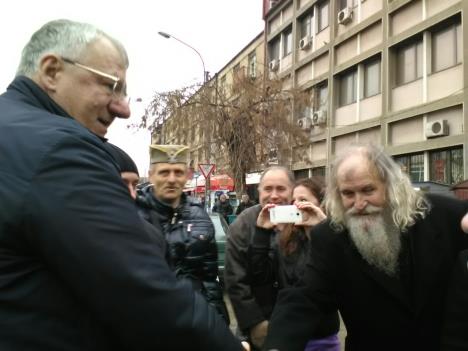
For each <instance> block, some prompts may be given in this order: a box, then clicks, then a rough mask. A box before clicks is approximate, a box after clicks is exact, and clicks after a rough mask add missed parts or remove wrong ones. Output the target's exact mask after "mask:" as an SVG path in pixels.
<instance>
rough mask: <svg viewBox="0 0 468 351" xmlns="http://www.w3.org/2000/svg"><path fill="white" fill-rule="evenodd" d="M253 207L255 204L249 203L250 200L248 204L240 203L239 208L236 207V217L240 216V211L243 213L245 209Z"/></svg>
mask: <svg viewBox="0 0 468 351" xmlns="http://www.w3.org/2000/svg"><path fill="white" fill-rule="evenodd" d="M253 205H255V202H253V201H250V200H249V201H248V202H241V203H240V204H239V206H237V209H236V215H237V216H238V215H240V214H241V213H242V211H244V210H245V209H247V208H249V207H252V206H253Z"/></svg>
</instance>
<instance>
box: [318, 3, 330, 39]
mask: <svg viewBox="0 0 468 351" xmlns="http://www.w3.org/2000/svg"><path fill="white" fill-rule="evenodd" d="M328 9H329V4H328V1H324V2H322V3H320V4H319V5H318V31H319V32H320V31H321V30H324V29H325V28H327V27H328V18H329V17H328V16H329V13H328Z"/></svg>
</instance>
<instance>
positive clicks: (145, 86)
mask: <svg viewBox="0 0 468 351" xmlns="http://www.w3.org/2000/svg"><path fill="white" fill-rule="evenodd" d="M58 18H68V19H72V20H77V21H83V22H89V23H92V24H94V25H96V26H98V27H100V28H101V29H103V30H104V31H106V32H108V33H109V34H111V35H112V36H114V37H116V38H117V39H119V40H120V41H121V42H122V43H123V44H124V45H125V47H126V48H127V51H128V55H129V58H130V68H129V70H128V72H127V82H128V93H129V96H130V97H131V109H132V116H131V118H130V120H129V121H122V120H116V121H115V122H114V124H113V125H112V126H111V128H110V131H109V133H108V135H107V136H108V137H109V140H110V141H111V142H113V143H115V144H117V145H118V146H120V147H122V148H123V149H124V150H126V151H127V152H128V153H129V154H130V155H131V156H132V157H133V158H134V159H135V161H136V162H137V164H138V167H139V169H140V175H146V173H147V170H148V145H149V143H150V137H149V134H148V133H132V132H131V131H129V130H128V129H126V125H127V124H128V123H129V122H132V121H136V120H137V119H138V117H139V116H141V114H142V113H143V110H144V105H145V102H146V103H147V102H148V101H149V100H150V98H151V96H152V94H153V93H154V92H158V91H167V90H172V89H176V88H179V87H182V86H185V85H189V84H193V83H196V82H200V81H201V80H202V79H203V66H202V62H201V60H200V58H199V57H198V55H197V54H196V53H195V52H194V51H193V50H191V49H190V48H188V47H186V46H184V45H182V44H181V43H179V42H177V41H176V40H174V39H164V38H163V37H161V36H159V35H158V34H157V33H158V31H164V32H167V33H169V34H172V35H174V36H175V37H177V38H179V39H181V40H183V41H185V42H187V43H188V44H190V45H191V46H193V47H194V48H195V49H196V50H198V51H199V52H200V54H201V56H202V58H203V61H204V63H205V67H206V70H207V71H210V72H211V73H215V72H217V71H219V70H220V69H221V68H222V67H223V66H224V65H225V64H226V63H228V61H230V59H232V58H233V57H234V56H235V55H236V54H237V53H238V52H239V51H240V50H241V49H243V48H244V46H246V45H247V44H248V43H249V42H250V41H251V40H252V39H253V38H255V36H257V35H258V34H259V33H260V32H261V31H262V30H263V20H262V0H168V1H165V0H152V1H151V0H150V1H148V0H132V1H121V0H114V1H110V0H93V1H90V0H80V1H66V0H60V1H59V0H41V1H34V0H30V1H26V0H14V1H9V2H8V6H7V7H5V6H4V9H3V10H2V11H1V12H0V38H1V46H2V59H1V66H0V92H3V91H4V90H5V89H6V87H7V86H8V84H9V83H10V82H11V80H12V79H13V77H14V74H15V71H16V68H17V66H18V62H19V58H20V53H21V50H22V48H23V46H24V45H25V44H26V42H27V41H28V40H29V38H30V36H31V34H32V33H33V32H34V31H35V30H36V29H38V28H39V27H40V26H41V25H42V24H44V23H45V22H47V21H49V20H53V19H58ZM137 98H141V99H142V102H140V103H138V102H136V99H137Z"/></svg>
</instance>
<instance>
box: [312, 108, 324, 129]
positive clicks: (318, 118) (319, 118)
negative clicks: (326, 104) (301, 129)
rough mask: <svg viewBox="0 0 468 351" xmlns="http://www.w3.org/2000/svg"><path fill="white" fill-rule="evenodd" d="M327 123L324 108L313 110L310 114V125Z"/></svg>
mask: <svg viewBox="0 0 468 351" xmlns="http://www.w3.org/2000/svg"><path fill="white" fill-rule="evenodd" d="M325 123H327V111H325V110H318V111H315V112H314V114H313V116H312V125H313V126H318V125H320V124H325Z"/></svg>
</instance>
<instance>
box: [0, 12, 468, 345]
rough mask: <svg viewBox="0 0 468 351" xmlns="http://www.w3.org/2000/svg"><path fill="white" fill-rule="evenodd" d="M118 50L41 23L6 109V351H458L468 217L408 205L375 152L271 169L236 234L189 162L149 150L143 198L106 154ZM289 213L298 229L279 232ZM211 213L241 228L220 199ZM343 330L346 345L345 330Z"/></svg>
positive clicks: (113, 155)
mask: <svg viewBox="0 0 468 351" xmlns="http://www.w3.org/2000/svg"><path fill="white" fill-rule="evenodd" d="M128 65H129V62H128V57H127V53H126V51H125V49H124V47H123V46H122V45H121V44H120V42H118V41H117V40H116V39H114V38H112V37H111V36H109V35H108V34H106V33H104V32H103V31H101V30H99V29H98V28H96V27H94V26H92V25H89V24H85V23H79V22H74V21H70V20H56V21H51V22H49V23H46V24H45V25H44V26H42V27H41V28H40V29H39V30H38V31H36V32H35V33H34V34H33V36H32V37H31V39H30V40H29V42H28V43H27V44H26V46H25V48H24V49H23V52H22V56H21V61H20V64H19V67H18V69H17V72H16V77H15V79H14V81H13V82H12V83H11V84H10V86H9V87H8V89H7V91H6V92H5V93H4V94H2V95H1V96H0V111H2V112H1V117H0V133H1V135H2V137H1V138H0V155H1V156H2V162H1V164H0V173H1V174H2V176H3V177H2V179H3V183H2V185H1V186H0V204H1V209H2V211H0V349H1V350H6V351H8V350H12V351H13V350H14V351H21V350H48V351H49V350H70V351H71V350H113V351H116V350H188V349H190V350H204V351H209V350H226V351H230V350H232V351H234V350H235V351H242V350H279V351H302V350H306V351H338V350H340V349H342V347H345V349H346V350H348V351H353V350H358V351H366V350H381V351H387V350H388V351H390V350H402V351H406V350H408V351H409V350H425V351H431V350H433V351H456V350H468V336H467V335H468V334H467V333H466V330H467V327H468V317H467V316H468V313H466V311H467V309H468V266H467V262H468V234H466V232H468V215H467V212H468V203H467V202H464V201H461V200H457V199H455V198H450V197H447V196H437V195H431V194H423V193H421V192H419V191H417V190H415V189H414V188H413V187H412V185H411V183H410V180H409V178H408V177H407V175H406V174H405V173H404V172H403V171H402V168H401V167H400V166H399V165H398V164H397V163H395V161H394V160H393V159H392V157H391V156H390V155H388V154H386V153H385V152H384V151H383V150H382V149H381V148H380V147H378V146H375V145H371V144H369V145H354V146H350V147H348V148H347V149H346V151H345V152H343V153H341V154H339V155H337V156H336V158H335V159H334V162H333V164H332V165H331V167H330V169H329V172H328V178H327V179H328V182H327V184H324V183H323V181H322V180H321V179H317V178H310V179H301V180H295V179H294V176H293V174H292V173H291V171H290V170H289V169H288V168H285V167H282V166H274V167H271V168H267V169H266V170H265V171H264V172H263V173H262V176H261V178H260V182H259V185H258V194H259V203H258V204H254V202H252V201H251V200H250V199H249V197H248V195H246V194H243V195H242V199H241V202H240V205H239V206H238V208H237V211H236V212H235V214H236V215H237V218H236V219H235V220H234V222H233V223H232V224H231V225H230V227H229V233H228V236H227V245H226V261H225V276H224V282H225V291H226V293H227V297H228V298H229V300H230V302H231V304H232V307H233V311H234V317H235V319H236V321H237V326H238V330H237V331H236V332H234V333H233V332H232V331H231V329H230V328H229V325H230V316H229V313H228V309H227V308H226V303H225V296H224V295H223V288H222V286H221V284H220V279H219V272H218V266H217V258H218V252H217V245H216V241H215V229H214V227H213V223H212V222H211V220H210V218H209V216H208V214H207V213H206V211H205V209H204V207H203V205H202V204H200V203H199V202H198V201H195V200H193V199H192V198H190V197H189V196H186V195H185V194H184V193H183V188H184V185H185V183H186V181H187V178H188V169H187V161H188V151H189V149H188V147H187V146H184V145H150V147H149V154H150V170H149V180H150V186H147V187H145V188H143V189H140V190H137V184H138V180H139V178H140V174H139V171H138V168H137V167H136V165H135V163H134V162H133V160H132V159H131V158H130V157H129V156H128V155H127V154H126V153H125V152H124V151H123V150H122V149H120V148H119V147H117V146H115V145H112V144H111V143H109V142H108V141H107V139H106V138H105V135H106V133H107V129H108V128H109V126H110V125H111V124H112V122H113V121H114V119H115V118H128V117H129V116H130V109H129V106H128V101H127V100H126V83H125V75H126V70H127V68H128ZM283 205H294V206H295V208H297V209H298V210H299V211H300V213H301V216H302V219H301V220H300V221H296V222H294V223H289V222H288V221H285V222H284V223H281V222H280V223H277V222H273V221H272V220H271V218H270V212H271V211H272V209H273V208H275V207H277V206H283ZM213 211H217V212H219V213H220V215H222V216H223V217H224V218H226V219H228V217H229V216H231V215H233V214H234V209H233V208H232V206H231V204H230V203H229V199H228V198H227V197H226V196H225V195H221V197H220V198H219V201H218V202H217V203H216V204H215V206H214V208H213ZM340 316H341V319H342V321H343V323H344V325H345V326H346V331H347V336H346V340H345V345H340V339H339V338H338V335H337V333H338V331H339V329H340V318H339V317H340Z"/></svg>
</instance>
